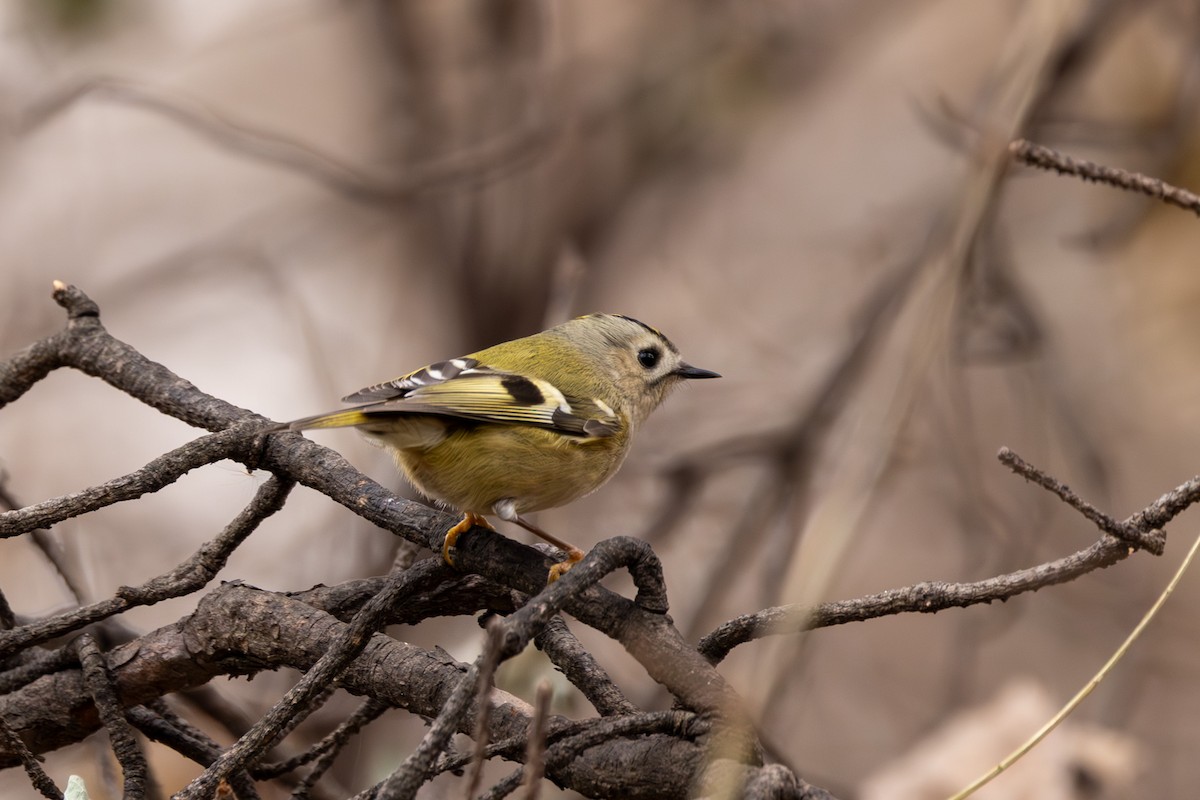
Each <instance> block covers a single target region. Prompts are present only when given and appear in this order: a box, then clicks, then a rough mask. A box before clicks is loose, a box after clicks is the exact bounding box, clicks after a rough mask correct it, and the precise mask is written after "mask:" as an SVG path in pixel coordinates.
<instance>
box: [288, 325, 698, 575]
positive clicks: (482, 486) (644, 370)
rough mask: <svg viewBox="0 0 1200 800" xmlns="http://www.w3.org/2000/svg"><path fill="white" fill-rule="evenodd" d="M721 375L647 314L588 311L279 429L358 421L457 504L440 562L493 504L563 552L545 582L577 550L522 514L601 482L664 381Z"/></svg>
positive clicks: (659, 396) (434, 494)
mask: <svg viewBox="0 0 1200 800" xmlns="http://www.w3.org/2000/svg"><path fill="white" fill-rule="evenodd" d="M719 377H720V375H718V374H717V373H715V372H712V371H710V370H706V369H700V368H699V367H693V366H691V365H690V364H688V363H687V362H685V361H684V360H683V359H682V358H681V357H680V355H679V350H678V349H677V348H676V347H675V345H673V344H671V341H670V340H669V339H667V337H666V336H664V335H663V334H662V333H660V332H659V331H658V330H657V329H655V328H652V327H650V326H649V325H646V324H645V323H643V322H639V321H638V320H636V319H633V318H632V317H626V316H622V315H619V314H589V315H587V316H583V317H578V318H576V319H573V320H571V321H570V322H566V323H564V324H562V325H559V326H557V327H554V328H550V329H548V330H545V331H542V332H541V333H535V334H533V335H532V336H526V337H525V338H522V339H514V340H513V341H510V342H503V343H501V344H498V345H494V346H492V347H489V348H487V349H485V350H480V351H479V352H477V353H471V354H470V355H466V356H463V357H461V358H453V359H450V360H449V361H441V362H438V363H436V364H430V365H429V366H427V367H422V368H421V369H419V370H417V371H416V372H410V373H409V374H407V375H403V376H401V377H399V378H396V379H395V380H391V381H387V382H385V383H380V384H376V385H374V386H368V387H366V388H365V389H360V390H359V391H357V392H355V393H354V394H351V395H348V396H347V397H344V398H342V400H343V402H347V403H355V404H356V405H354V406H352V407H350V408H346V409H343V410H340V411H332V412H329V413H327V414H318V415H317V416H314V417H305V418H304V419H298V420H296V421H294V422H291V423H287V424H285V425H282V426H280V428H283V429H290V430H293V431H300V430H306V429H311V428H342V427H354V428H357V429H358V430H360V431H362V432H363V433H365V434H366V435H367V436H368V437H370V438H372V439H375V440H377V441H378V442H380V443H381V444H382V445H383V446H385V447H387V448H389V449H390V450H391V451H392V455H393V456H394V457H395V459H396V464H397V466H398V467H399V468H400V471H401V472H403V473H404V475H405V477H406V478H407V479H408V480H409V482H411V483H412V485H413V486H414V487H416V489H417V490H418V491H419V492H421V494H423V495H425V496H426V497H428V498H430V499H432V500H434V501H437V502H439V503H441V504H443V505H446V506H448V507H451V508H454V509H456V510H458V511H460V512H462V514H463V519H462V521H461V522H459V523H458V524H457V525H455V526H454V527H453V528H451V529H450V530H449V531H448V532H447V533H446V538H445V541H444V543H443V545H442V557H443V558H444V559H445V560H446V562H447V563H449V564H451V565H453V564H454V561H453V559H452V552H453V550H454V545H455V541H456V540H457V538H458V536H459V535H460V534H462V533H464V532H466V531H468V530H470V528H471V527H472V526H473V525H482V526H484V527H487V528H491V527H492V526H491V525H490V524H489V523H488V522H487V520H486V518H485V516H486V515H488V514H494V515H496V516H497V517H499V518H500V519H503V520H507V521H508V522H515V523H516V524H517V525H520V526H521V527H523V528H525V529H526V530H528V531H530V532H531V533H534V534H536V535H537V536H540V537H541V538H542V539H545V540H546V541H547V542H549V543H550V544H552V545H554V546H555V547H557V548H559V549H560V550H563V551H564V552H565V553H566V554H567V559H566V561H564V562H561V563H559V564H556V565H555V566H554V568H552V569H551V571H550V581H551V582H553V581H555V580H557V579H558V577H560V576H561V575H562V574H563V573H564V572H566V571H567V570H568V569H570V568H571V566H572V565H574V564H575V563H577V562H578V561H579V560H580V559H581V558H583V555H584V554H583V551H582V550H580V549H579V548H577V547H574V546H572V545H570V544H567V543H566V542H563V541H561V540H560V539H557V538H556V537H554V536H551V535H550V534H548V533H546V532H545V531H544V530H542V529H541V528H539V527H537V526H536V525H534V524H533V523H531V522H529V520H527V519H526V518H525V517H524V516H523V515H525V514H529V513H531V512H534V511H541V510H543V509H547V508H555V507H557V506H561V505H565V504H567V503H570V502H571V501H573V500H576V499H577V498H580V497H583V496H584V495H586V494H590V493H592V492H594V491H595V490H596V489H598V488H600V487H601V486H602V485H604V483H605V482H606V481H607V480H608V479H609V478H611V477H612V476H613V474H614V473H616V471H617V469H618V468H619V467H620V466H621V462H622V461H624V459H625V454H626V453H627V452H628V451H629V444H630V441H631V438H632V435H633V432H634V430H636V429H637V427H638V425H639V424H641V422H642V421H643V420H645V419H646V418H647V417H648V416H650V412H652V411H654V409H656V408H657V407H658V406H659V404H660V403H662V401H663V400H664V399H665V398H666V396H667V395H668V394H669V393H670V392H671V390H672V389H674V388H675V387H676V386H679V385H680V384H682V383H683V382H684V381H686V380H689V379H696V378H719ZM493 530H494V529H493Z"/></svg>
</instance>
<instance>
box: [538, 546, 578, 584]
mask: <svg viewBox="0 0 1200 800" xmlns="http://www.w3.org/2000/svg"><path fill="white" fill-rule="evenodd" d="M564 549H565V550H566V551H567V560H566V561H560V562H558V563H557V564H555V565H554V566H553V567H551V568H550V577H549V578H547V579H546V584H547V585H549V584H551V583H554V582H555V581H556V580H558V579H559V578H561V577H562V576H563V575H566V574H567V570H569V569H571V567H573V566H575V565H576V564H578V563H579V562H580V561H581V560H583V556H584V552H583V551H582V550H580V549H579V548H578V547H569V546H568V547H566V548H564Z"/></svg>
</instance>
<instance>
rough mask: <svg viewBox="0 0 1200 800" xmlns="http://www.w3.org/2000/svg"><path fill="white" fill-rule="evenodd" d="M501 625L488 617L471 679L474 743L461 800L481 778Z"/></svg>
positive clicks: (468, 794)
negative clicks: (480, 657)
mask: <svg viewBox="0 0 1200 800" xmlns="http://www.w3.org/2000/svg"><path fill="white" fill-rule="evenodd" d="M503 633H504V626H503V625H502V624H501V623H500V620H498V619H496V618H495V617H491V618H489V619H488V624H487V636H486V638H485V639H484V644H483V655H484V659H483V663H481V664H480V666H479V676H478V678H477V679H476V682H475V708H476V711H475V714H476V717H475V735H474V736H473V737H472V738H473V739H474V741H475V746H474V747H473V748H472V754H471V767H470V770H469V771H468V772H467V782H466V786H465V788H464V790H463V798H464V800H471V798H472V797H474V796H475V792H476V791H477V790H478V789H479V783H480V781H482V779H483V761H484V758H483V755H484V752H485V751H486V750H487V746H488V744H489V742H488V734H489V732H490V730H491V728H490V725H489V723H490V722H491V715H492V680H493V678H494V677H495V675H496V667H497V665H498V664H499V663H500V646H501V644H502V641H501V636H502V635H503Z"/></svg>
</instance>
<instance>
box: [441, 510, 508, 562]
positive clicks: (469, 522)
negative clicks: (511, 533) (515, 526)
mask: <svg viewBox="0 0 1200 800" xmlns="http://www.w3.org/2000/svg"><path fill="white" fill-rule="evenodd" d="M476 525H478V526H479V527H481V528H487V529H488V530H493V531H494V530H495V528H493V527H492V525H491V523H489V522H488V521H487V519H486V518H484V517H483V516H482V515H480V514H472V513H471V512H469V511H468V512H467V513H466V514H463V518H462V521H460V522H459V523H458V524H457V525H455V526H454V527H453V528H451V529H450V530H448V531H446V538H445V539H443V540H442V559H443V560H445V562H446V563H447V564H449V565H450V566H452V567H453V566H454V559H453V558H451V557H450V553H451V551H453V550H454V543H455V542H457V541H458V537H459V536H461V535H462V534H464V533H466V532H467V531H469V530H471V528H473V527H475V526H476Z"/></svg>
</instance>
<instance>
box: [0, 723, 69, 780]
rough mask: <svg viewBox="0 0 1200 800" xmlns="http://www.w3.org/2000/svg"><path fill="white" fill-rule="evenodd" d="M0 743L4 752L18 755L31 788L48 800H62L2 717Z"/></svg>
mask: <svg viewBox="0 0 1200 800" xmlns="http://www.w3.org/2000/svg"><path fill="white" fill-rule="evenodd" d="M0 741H2V742H3V743H4V749H5V750H8V751H10V752H15V753H17V754H18V755H20V757H21V766H23V767H25V774H26V775H28V776H29V782H30V783H32V784H33V788H35V789H37V790H38V791H39V792H41V793H42V796H43V797H48V798H50V800H63V793H62V792H60V791H59V789H58V787H57V786H55V785H54V781H52V780H51V779H50V776H49V775H47V774H46V771H45V770H44V769H42V765H41V763H39V762H38V759H37V756H35V755H34V754H33V753H32V752H30V750H29V748H28V747H26V746H25V742H24V741H23V740H22V739H21V737H20V736H18V735H17V732H16V731H14V730H13V729H12V728H11V727H9V724H8V722H7V721H6V720H5V719H4V717H0Z"/></svg>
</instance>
